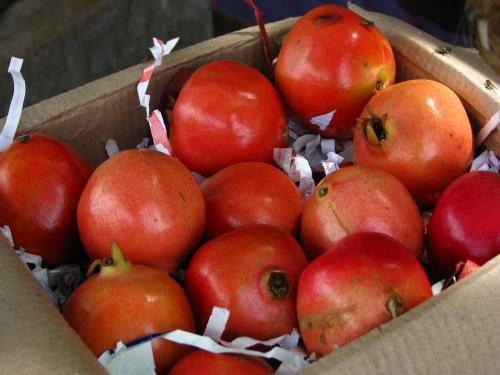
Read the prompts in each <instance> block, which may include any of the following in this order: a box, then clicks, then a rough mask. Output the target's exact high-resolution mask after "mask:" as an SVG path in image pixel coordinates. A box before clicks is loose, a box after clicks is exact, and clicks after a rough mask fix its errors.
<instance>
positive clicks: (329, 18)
mask: <svg viewBox="0 0 500 375" xmlns="http://www.w3.org/2000/svg"><path fill="white" fill-rule="evenodd" d="M341 19H342V15H341V14H339V13H325V14H320V15H317V16H316V17H314V19H313V22H315V23H317V24H320V25H330V24H334V23H337V22H340V20H341Z"/></svg>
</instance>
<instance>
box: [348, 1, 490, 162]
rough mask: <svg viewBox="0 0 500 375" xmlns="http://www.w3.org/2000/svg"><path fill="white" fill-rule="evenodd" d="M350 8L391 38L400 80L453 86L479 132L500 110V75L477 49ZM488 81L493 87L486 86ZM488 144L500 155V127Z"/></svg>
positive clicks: (355, 7) (396, 20) (380, 16)
mask: <svg viewBox="0 0 500 375" xmlns="http://www.w3.org/2000/svg"><path fill="white" fill-rule="evenodd" d="M351 9H352V10H353V11H355V12H356V13H358V14H360V15H361V16H363V17H365V18H367V19H369V20H371V21H373V22H374V23H375V25H376V26H377V27H379V28H380V29H381V30H382V32H383V33H384V35H385V36H386V37H387V38H388V39H389V41H390V43H391V46H392V48H393V51H394V54H395V56H396V61H397V67H396V72H397V74H398V78H399V79H405V80H408V79H413V78H428V79H434V80H436V81H440V82H441V83H443V84H445V85H446V86H448V87H449V88H451V89H452V90H453V91H455V92H456V93H457V94H458V95H459V96H460V98H461V99H462V101H463V103H464V105H465V107H466V109H467V111H468V112H469V115H471V119H472V120H473V125H474V127H475V131H476V132H477V131H479V129H481V128H482V127H483V126H484V125H485V124H486V122H487V121H488V120H489V119H490V118H491V117H492V116H493V115H494V114H495V113H496V112H498V111H500V77H499V76H498V74H496V73H495V72H494V71H493V70H492V69H491V68H490V67H489V66H488V65H486V63H485V62H484V60H482V59H481V57H480V56H479V54H478V52H477V50H474V49H468V48H462V47H459V46H453V45H448V44H444V43H443V42H442V41H440V40H439V39H436V38H434V37H433V36H431V35H429V34H427V33H425V32H423V31H421V30H419V29H417V28H416V27H414V26H411V25H409V24H407V23H406V22H403V21H401V20H399V19H397V18H394V17H390V16H386V15H384V14H380V13H375V12H367V11H365V10H363V9H362V8H360V7H358V6H355V5H353V6H351ZM443 47H445V49H443ZM446 47H448V48H449V50H446ZM487 80H489V82H490V83H491V85H492V87H493V88H492V89H488V88H487V87H486V86H487V84H486V81H487ZM485 145H486V146H487V147H488V148H489V149H491V150H495V151H496V154H497V155H498V156H500V130H498V129H497V130H495V131H494V132H493V133H492V134H491V135H490V136H489V138H488V139H487V140H486V142H485Z"/></svg>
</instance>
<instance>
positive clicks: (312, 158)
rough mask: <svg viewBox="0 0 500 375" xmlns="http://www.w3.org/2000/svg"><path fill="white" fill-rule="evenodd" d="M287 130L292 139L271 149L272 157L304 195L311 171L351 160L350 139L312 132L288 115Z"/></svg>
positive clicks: (309, 186)
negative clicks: (325, 136)
mask: <svg viewBox="0 0 500 375" xmlns="http://www.w3.org/2000/svg"><path fill="white" fill-rule="evenodd" d="M288 130H289V136H290V138H292V139H294V141H293V143H292V146H291V147H289V148H276V149H274V153H273V159H274V161H275V163H276V164H277V165H278V166H279V167H280V168H281V169H282V170H283V171H285V173H287V174H288V176H289V177H290V178H291V179H292V180H293V181H294V182H299V190H300V191H301V192H302V194H303V195H304V197H305V198H308V197H309V196H310V194H311V193H312V190H314V180H313V173H324V174H325V175H328V174H329V173H332V172H334V171H336V170H337V169H339V168H340V164H341V163H344V162H352V160H353V158H354V152H353V145H352V141H350V140H348V141H336V140H335V139H328V138H323V137H321V136H320V135H317V134H313V133H312V131H311V130H310V129H307V128H306V127H305V126H303V125H302V124H300V122H299V121H297V120H296V119H294V118H293V117H289V119H288ZM336 148H338V149H339V150H338V151H337V150H336Z"/></svg>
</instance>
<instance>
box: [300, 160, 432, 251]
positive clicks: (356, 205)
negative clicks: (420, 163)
mask: <svg viewBox="0 0 500 375" xmlns="http://www.w3.org/2000/svg"><path fill="white" fill-rule="evenodd" d="M355 232H379V233H385V234H387V235H389V236H391V237H393V238H395V239H396V240H398V241H399V242H401V244H403V245H404V246H405V247H406V248H407V249H408V250H409V251H410V252H411V253H412V254H413V255H414V256H415V257H416V258H417V259H418V258H419V257H420V255H421V253H422V249H423V241H424V226H423V223H422V215H421V214H420V211H419V209H418V207H417V205H416V203H415V201H414V200H413V199H412V197H411V195H410V193H408V190H407V189H406V188H405V187H404V185H403V184H402V183H401V182H399V181H398V180H397V179H396V178H395V177H393V176H392V175H390V174H389V173H387V172H385V171H384V170H382V169H379V168H373V169H370V168H365V167H360V166H352V167H346V168H341V169H339V170H338V171H335V172H333V173H331V174H329V175H328V176H326V177H325V178H324V179H323V180H322V181H321V182H320V183H319V184H318V186H317V187H316V189H315V190H314V192H313V194H312V195H311V197H310V199H309V200H308V201H307V203H306V206H305V208H304V212H303V214H302V223H301V243H302V246H303V248H304V251H305V253H306V255H307V256H308V257H309V259H314V258H315V257H317V256H319V255H320V254H323V253H324V252H326V251H327V250H328V249H329V248H330V247H331V246H332V245H333V244H334V243H335V242H336V241H338V240H340V239H341V238H343V237H345V236H347V235H349V234H351V233H355Z"/></svg>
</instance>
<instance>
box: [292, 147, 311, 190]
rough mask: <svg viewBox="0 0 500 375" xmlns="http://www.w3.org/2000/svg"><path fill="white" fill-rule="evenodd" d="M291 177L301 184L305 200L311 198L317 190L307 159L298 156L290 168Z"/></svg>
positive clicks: (300, 187)
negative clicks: (315, 189)
mask: <svg viewBox="0 0 500 375" xmlns="http://www.w3.org/2000/svg"><path fill="white" fill-rule="evenodd" d="M289 176H290V178H291V179H292V181H294V182H298V183H299V191H300V192H301V193H302V195H303V196H304V198H306V199H307V198H309V197H310V196H311V194H312V192H313V190H314V188H315V183H314V179H313V176H312V170H311V166H310V165H309V162H308V161H307V159H306V158H305V157H303V156H300V155H297V156H295V158H294V159H293V161H292V164H291V166H290V172H289Z"/></svg>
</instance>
